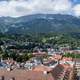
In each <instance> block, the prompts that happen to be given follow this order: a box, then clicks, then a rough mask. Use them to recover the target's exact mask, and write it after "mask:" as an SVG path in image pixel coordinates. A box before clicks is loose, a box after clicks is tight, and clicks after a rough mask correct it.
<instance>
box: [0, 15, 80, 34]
mask: <svg viewBox="0 0 80 80" xmlns="http://www.w3.org/2000/svg"><path fill="white" fill-rule="evenodd" d="M0 32H1V33H4V34H5V33H7V34H26V33H36V34H37V33H71V34H73V33H78V34H79V33H80V19H79V18H77V17H74V16H71V15H60V14H35V15H29V16H23V17H18V18H12V17H0Z"/></svg>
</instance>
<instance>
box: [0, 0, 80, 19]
mask: <svg viewBox="0 0 80 80" xmlns="http://www.w3.org/2000/svg"><path fill="white" fill-rule="evenodd" d="M0 1H1V2H0V16H12V17H19V16H24V15H30V14H37V13H50V14H57V13H60V14H72V13H74V15H78V16H79V15H80V11H79V8H80V6H79V5H74V6H73V3H72V2H71V0H0ZM72 11H73V12H72Z"/></svg>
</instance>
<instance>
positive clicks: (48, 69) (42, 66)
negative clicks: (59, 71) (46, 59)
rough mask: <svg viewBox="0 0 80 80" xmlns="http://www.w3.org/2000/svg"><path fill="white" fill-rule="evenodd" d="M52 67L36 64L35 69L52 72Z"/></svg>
mask: <svg viewBox="0 0 80 80" xmlns="http://www.w3.org/2000/svg"><path fill="white" fill-rule="evenodd" d="M51 70H52V69H51V68H49V67H48V66H44V65H39V66H36V67H35V69H34V71H47V72H50V71H51Z"/></svg>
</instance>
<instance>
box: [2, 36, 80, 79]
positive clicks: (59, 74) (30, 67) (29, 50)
mask: <svg viewBox="0 0 80 80" xmlns="http://www.w3.org/2000/svg"><path fill="white" fill-rule="evenodd" d="M59 37H60V36H59ZM59 37H57V38H59ZM3 39H4V38H3V37H1V41H0V80H79V79H80V49H79V47H77V48H76V49H72V48H71V46H69V45H68V44H66V42H65V43H64V46H61V45H63V44H60V45H59V44H58V47H57V48H56V47H52V44H50V43H48V42H45V41H46V40H45V39H43V40H42V41H43V44H41V43H39V42H35V43H34V42H30V41H29V42H25V41H23V42H20V41H18V42H20V43H22V44H19V43H17V41H14V40H11V39H6V40H5V39H4V40H3ZM20 40H21V39H20ZM50 40H53V37H52V38H51V37H50ZM53 41H54V40H53ZM56 44H57V43H55V45H56ZM44 46H45V48H44Z"/></svg>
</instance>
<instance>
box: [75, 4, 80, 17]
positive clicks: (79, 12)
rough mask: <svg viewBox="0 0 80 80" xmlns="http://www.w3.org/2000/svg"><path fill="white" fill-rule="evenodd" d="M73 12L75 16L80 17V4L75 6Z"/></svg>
mask: <svg viewBox="0 0 80 80" xmlns="http://www.w3.org/2000/svg"><path fill="white" fill-rule="evenodd" d="M73 11H74V15H75V16H80V4H77V5H75V6H74V7H73Z"/></svg>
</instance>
